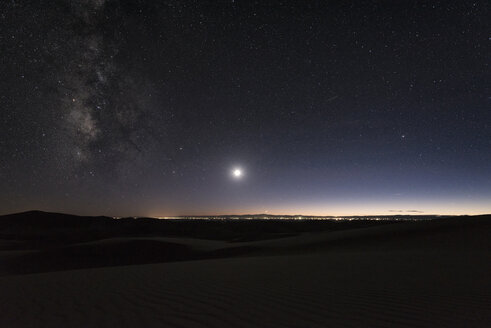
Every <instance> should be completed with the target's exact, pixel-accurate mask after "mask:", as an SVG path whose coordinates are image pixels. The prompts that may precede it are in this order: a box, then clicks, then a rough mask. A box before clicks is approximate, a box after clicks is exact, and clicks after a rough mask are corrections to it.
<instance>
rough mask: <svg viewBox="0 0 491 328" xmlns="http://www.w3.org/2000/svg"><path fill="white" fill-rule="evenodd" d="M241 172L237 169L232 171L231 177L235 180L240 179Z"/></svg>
mask: <svg viewBox="0 0 491 328" xmlns="http://www.w3.org/2000/svg"><path fill="white" fill-rule="evenodd" d="M242 174H243V172H242V170H241V169H239V168H235V169H233V170H232V176H233V177H234V178H235V179H240V178H241V177H242Z"/></svg>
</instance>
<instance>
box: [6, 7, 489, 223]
mask: <svg viewBox="0 0 491 328" xmlns="http://www.w3.org/2000/svg"><path fill="white" fill-rule="evenodd" d="M266 3H267V4H266ZM490 9H491V5H490V3H489V2H488V1H319V2H310V1H297V2H289V1H281V2H276V1H242V0H236V1H209V2H207V1H132V2H131V4H130V1H116V0H114V1H111V0H107V1H104V0H79V1H68V0H57V1H20V0H19V1H13V0H12V1H1V2H0V14H1V16H0V19H1V20H0V60H1V62H0V77H1V79H0V108H1V109H0V214H6V213H11V212H18V211H24V210H30V209H40V210H49V211H59V212H68V213H74V214H91V215H113V216H130V215H141V216H165V215H194V214H224V213H236V214H240V213H271V214H305V215H355V214H360V215H363V214H420V213H424V214H448V213H450V214H464V213H466V214H476V213H486V212H491V90H490V89H491V88H490V87H491V83H490V81H491V74H490V73H491V72H490V67H489V61H490V58H491V56H490V55H491V51H490V49H491V47H490V46H491V39H490V36H491V34H490V32H491V24H490V21H491V10H490ZM235 169H239V170H241V171H240V172H235V173H237V175H240V174H239V173H241V175H240V176H234V174H233V170H235Z"/></svg>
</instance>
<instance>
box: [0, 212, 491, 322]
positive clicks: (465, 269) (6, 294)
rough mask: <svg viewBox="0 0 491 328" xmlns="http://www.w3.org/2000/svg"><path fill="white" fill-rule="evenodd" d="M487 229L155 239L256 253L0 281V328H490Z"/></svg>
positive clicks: (445, 226) (460, 226) (458, 226)
mask: <svg viewBox="0 0 491 328" xmlns="http://www.w3.org/2000/svg"><path fill="white" fill-rule="evenodd" d="M418 224H419V223H418ZM490 231H491V230H490V225H489V221H487V220H484V219H481V220H480V221H479V220H478V221H473V222H470V221H461V220H460V221H455V220H454V221H445V222H443V223H442V222H436V223H432V224H421V225H419V226H418V225H411V224H394V225H386V226H378V227H369V228H366V229H352V230H347V231H338V232H322V233H305V234H300V235H298V236H294V237H289V238H282V239H275V240H268V241H265V240H263V241H255V242H244V243H228V242H224V241H202V240H201V241H200V240H197V241H195V240H194V239H192V238H187V239H186V238H184V239H181V240H179V238H170V239H166V238H163V239H159V238H157V240H158V241H159V242H165V243H173V244H176V245H181V246H186V247H187V249H191V248H192V247H193V243H196V245H195V247H197V248H196V250H197V251H204V252H214V251H216V250H223V249H227V248H235V247H237V245H239V247H252V248H253V250H254V251H252V252H249V253H244V254H241V256H240V257H224V258H208V259H198V260H194V261H182V262H169V263H158V264H145V265H131V266H114V267H105V268H90V269H82V270H66V271H59V272H45V273H36V274H26V275H9V276H4V277H0V290H1V294H0V326H1V327H489V326H490V324H491V285H490V283H489V277H490V276H491V275H490V274H491V264H490V263H491V256H490V252H489V251H490V247H489V246H490V241H489V239H490V238H489V237H490ZM157 240H154V241H157ZM105 242H109V243H111V242H112V243H114V242H115V241H114V240H112V241H105ZM118 242H120V241H118ZM449 245H452V247H449ZM199 247H201V248H199ZM223 247H225V248H223ZM294 249H297V251H293V250H294Z"/></svg>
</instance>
